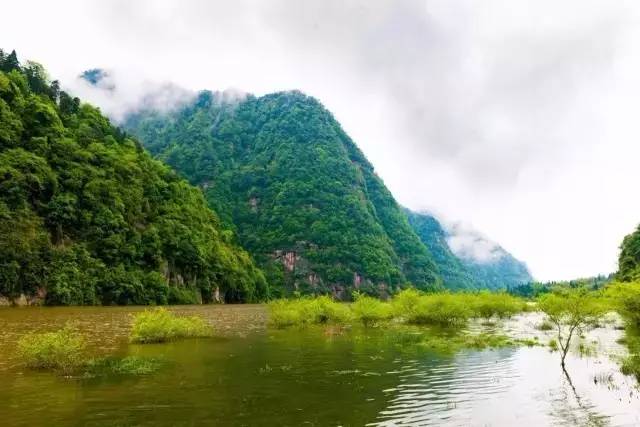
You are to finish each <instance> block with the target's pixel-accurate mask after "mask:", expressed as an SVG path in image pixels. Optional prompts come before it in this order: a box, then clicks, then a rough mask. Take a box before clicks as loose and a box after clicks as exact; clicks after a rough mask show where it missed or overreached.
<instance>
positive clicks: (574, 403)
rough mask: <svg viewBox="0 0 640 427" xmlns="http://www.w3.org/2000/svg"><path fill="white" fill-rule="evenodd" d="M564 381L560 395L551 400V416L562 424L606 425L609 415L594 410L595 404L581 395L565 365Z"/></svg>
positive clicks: (563, 369)
mask: <svg viewBox="0 0 640 427" xmlns="http://www.w3.org/2000/svg"><path fill="white" fill-rule="evenodd" d="M562 371H563V373H564V381H563V384H562V385H561V386H560V389H559V390H557V391H559V392H560V393H559V394H560V395H559V396H558V397H557V398H554V399H552V400H551V404H552V410H551V414H550V415H551V416H552V417H553V418H555V419H557V420H558V421H559V422H560V423H561V424H562V425H575V426H606V425H608V424H609V417H607V416H604V415H602V414H599V413H598V412H596V411H595V410H594V405H593V404H591V402H589V401H588V400H585V399H583V398H581V397H580V394H578V390H576V387H575V385H574V384H573V381H572V380H571V375H569V372H568V371H567V369H566V368H565V367H564V366H563V367H562Z"/></svg>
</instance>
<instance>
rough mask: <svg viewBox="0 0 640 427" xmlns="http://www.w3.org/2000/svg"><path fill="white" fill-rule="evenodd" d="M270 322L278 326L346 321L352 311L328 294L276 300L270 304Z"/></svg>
mask: <svg viewBox="0 0 640 427" xmlns="http://www.w3.org/2000/svg"><path fill="white" fill-rule="evenodd" d="M268 308H269V324H270V325H272V326H275V327H278V328H284V327H288V326H294V325H305V324H321V323H346V322H348V321H349V320H350V319H351V317H352V313H351V311H350V310H349V307H347V306H346V305H345V304H342V303H339V302H336V301H334V300H332V299H331V298H330V297H328V296H320V297H316V298H312V297H304V298H299V299H294V300H284V299H283V300H276V301H272V302H270V303H269V304H268Z"/></svg>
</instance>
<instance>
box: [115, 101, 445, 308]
mask: <svg viewBox="0 0 640 427" xmlns="http://www.w3.org/2000/svg"><path fill="white" fill-rule="evenodd" d="M125 128H126V129H127V130H128V131H130V132H132V133H133V134H135V135H136V136H137V137H138V138H139V139H140V141H141V142H142V143H143V144H144V145H145V147H146V148H147V149H148V150H149V151H150V152H151V153H152V154H154V155H155V156H157V157H158V158H159V159H161V160H163V161H165V162H166V163H168V164H169V165H171V166H172V167H174V168H175V169H176V170H177V171H179V172H180V173H182V174H183V175H184V176H185V177H187V178H188V179H189V180H190V181H191V183H192V184H195V185H198V186H199V187H200V188H201V189H202V190H203V191H204V193H205V195H206V198H207V200H208V202H209V204H210V206H211V207H212V208H214V210H215V211H216V212H218V213H219V215H220V217H221V219H222V220H223V221H224V224H225V226H226V227H228V228H229V229H231V230H233V231H234V232H236V233H237V234H238V236H239V241H240V242H241V244H242V245H243V247H244V248H246V249H247V250H249V251H250V252H251V253H252V254H253V255H254V257H255V259H256V260H257V261H258V262H259V264H260V265H261V266H262V267H263V269H264V270H265V272H266V273H267V276H268V278H269V282H270V283H275V284H280V283H282V284H283V285H284V286H283V287H282V289H281V290H282V292H283V293H285V294H286V293H290V292H292V291H296V290H297V291H301V292H316V293H324V292H332V293H334V294H336V295H341V296H348V295H349V291H350V290H352V289H354V288H358V289H360V290H362V291H365V292H370V293H374V294H381V295H383V294H385V293H388V292H389V291H391V290H393V289H395V288H398V287H401V286H404V285H405V284H407V283H412V284H414V285H415V286H417V287H418V288H421V289H434V288H437V287H440V286H441V279H440V277H439V274H438V268H437V266H436V264H435V263H434V260H433V258H432V256H431V254H430V253H429V251H428V249H427V248H426V247H425V245H424V244H423V243H422V242H421V241H420V239H419V238H418V236H417V235H416V234H415V233H414V231H413V230H412V229H411V227H410V225H409V223H408V220H407V217H406V215H405V214H404V212H403V211H402V209H401V208H400V207H399V206H398V204H397V203H396V201H395V200H394V198H393V196H392V195H391V193H390V192H389V190H387V188H386V187H385V185H384V183H383V182H382V180H381V179H380V178H379V177H378V176H377V175H376V174H375V172H374V170H373V167H372V165H371V164H370V163H369V162H368V161H367V159H366V158H365V157H364V155H363V154H362V152H361V151H360V150H359V149H358V148H357V147H356V145H355V144H354V143H353V141H352V140H351V139H350V138H349V137H348V136H347V135H346V134H345V132H344V131H343V130H342V128H341V127H340V125H339V124H338V122H337V121H336V120H335V119H334V118H333V116H332V115H331V113H329V112H328V111H327V110H326V109H325V108H324V107H323V106H322V105H321V104H320V103H319V102H318V101H317V100H315V99H314V98H311V97H308V96H305V95H303V94H302V93H299V92H295V91H294V92H282V93H275V94H271V95H266V96H263V97H259V98H258V97H254V96H248V97H246V98H243V99H236V100H232V99H231V100H230V99H227V98H225V97H224V96H223V95H222V94H220V93H212V92H209V91H203V92H201V93H200V94H199V96H198V97H197V99H196V100H195V101H194V102H192V103H190V104H189V105H186V106H184V107H183V108H181V109H179V110H177V111H174V112H170V113H161V112H158V111H148V110H147V111H140V112H138V113H136V114H133V115H132V116H130V117H129V118H128V120H127V121H126V123H125Z"/></svg>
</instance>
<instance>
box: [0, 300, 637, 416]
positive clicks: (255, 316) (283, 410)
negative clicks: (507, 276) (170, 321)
mask: <svg viewBox="0 0 640 427" xmlns="http://www.w3.org/2000/svg"><path fill="white" fill-rule="evenodd" d="M139 310H143V308H140V307H77V308H3V309H0V425H2V426H62V425H74V426H75V425H87V426H112V425H123V426H124V425H127V426H128V425H143V426H147V425H148V426H199V425H219V426H227V425H228V426H243V425H246V426H364V425H372V426H396V425H397V426H405V425H407V426H409V425H416V426H419V425H446V426H449V425H450V426H523V427H534V426H536V427H537V426H546V425H614V426H617V425H628V426H634V425H640V394H639V393H640V390H639V389H638V384H637V382H636V380H635V379H634V378H632V377H628V376H623V375H622V374H621V373H620V371H619V366H618V363H617V362H616V360H617V358H618V357H620V356H623V355H624V354H625V348H624V347H623V346H621V345H619V344H617V343H616V341H617V340H618V339H619V338H620V337H621V336H622V331H620V330H619V328H618V327H616V322H615V321H614V319H612V321H611V322H607V323H605V324H603V326H602V327H601V328H598V329H595V330H593V331H590V332H588V333H587V334H586V336H585V337H584V339H583V340H582V342H583V343H584V344H585V345H586V347H587V348H588V351H586V352H585V351H583V352H582V355H581V354H580V352H579V351H578V350H577V349H575V350H574V351H572V352H571V353H570V355H569V356H568V359H567V371H568V373H569V377H568V378H567V376H566V375H565V374H564V373H563V371H562V370H561V368H560V363H559V357H560V356H559V354H558V353H557V352H556V353H552V352H550V351H549V350H548V348H545V347H517V348H502V349H495V350H482V351H477V350H464V351H460V352H457V353H447V352H445V353H442V352H434V351H432V350H427V349H425V348H424V347H420V346H419V345H416V342H418V341H420V340H421V339H422V338H423V335H425V334H429V333H432V332H429V331H428V330H427V329H425V328H391V329H388V328H370V329H364V328H360V327H354V328H342V327H337V326H326V327H309V328H305V329H287V330H273V329H270V328H268V327H267V326H266V316H267V315H266V310H265V307H264V306H260V305H227V306H188V307H172V308H171V310H174V311H176V312H179V313H184V314H200V315H203V316H204V317H205V318H207V319H208V320H209V321H210V322H211V323H212V324H213V325H214V327H215V329H216V337H215V338H209V339H195V340H187V341H179V342H174V343H168V344H153V345H133V344H129V343H128V341H127V335H128V332H129V327H130V323H131V315H132V313H134V312H136V311H139ZM540 320H541V317H540V315H539V314H536V313H529V314H524V315H521V316H518V317H516V318H514V319H511V320H509V321H506V322H502V323H500V324H499V325H498V326H492V325H484V326H483V325H481V324H479V323H478V324H474V325H471V326H470V328H471V329H473V330H478V331H479V330H485V329H487V330H495V331H498V332H501V333H507V334H508V335H511V336H514V337H533V336H537V337H538V341H540V342H544V343H546V342H548V341H549V339H550V338H551V337H552V332H541V331H538V330H536V329H535V325H536V324H538V323H539V322H540ZM67 323H71V324H72V325H73V326H74V327H76V328H77V329H78V330H80V331H81V332H83V333H85V334H86V335H87V337H88V340H89V343H90V351H91V352H92V353H93V354H95V355H100V354H105V355H107V354H109V355H119V356H125V355H138V356H148V357H155V358H160V359H161V360H162V361H163V362H164V363H163V365H162V368H161V369H160V370H159V371H158V372H156V373H153V374H150V375H146V376H113V377H104V376H101V377H95V378H64V377H61V376H58V375H56V374H53V373H48V372H38V371H30V370H28V369H25V368H24V367H23V366H22V364H21V361H20V360H19V359H18V358H17V356H16V353H15V344H16V341H17V340H18V339H19V337H20V336H21V335H22V334H23V333H25V332H27V331H47V330H55V329H58V328H60V327H62V326H64V325H65V324H67Z"/></svg>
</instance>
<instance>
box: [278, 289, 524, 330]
mask: <svg viewBox="0 0 640 427" xmlns="http://www.w3.org/2000/svg"><path fill="white" fill-rule="evenodd" d="M354 298H355V301H354V302H353V303H352V304H344V303H339V302H335V301H333V300H332V299H331V298H329V297H327V296H321V297H315V298H314V297H305V298H299V299H294V300H277V301H272V302H270V303H269V313H270V316H269V324H270V325H272V326H275V327H279V328H285V327H289V326H296V325H297V326H301V325H308V324H318V323H330V322H331V323H348V322H350V321H352V320H356V321H359V322H361V323H362V324H364V325H365V326H373V325H377V324H380V323H383V322H385V321H388V320H396V321H398V322H402V323H408V324H414V325H434V326H445V327H458V326H464V325H466V324H467V322H468V321H469V319H471V318H484V319H487V322H488V321H490V319H496V318H497V319H503V318H507V317H511V316H513V315H514V314H516V313H519V312H522V311H525V310H526V309H527V305H526V303H525V302H524V300H522V299H520V298H516V297H514V296H511V295H508V294H506V293H491V292H479V293H449V292H439V293H432V294H425V293H422V292H420V291H417V290H415V289H406V290H403V291H402V292H399V293H398V294H397V295H395V296H394V297H393V298H392V299H391V301H388V302H387V301H381V300H379V299H377V298H372V297H369V296H366V295H362V294H355V295H354Z"/></svg>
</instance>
